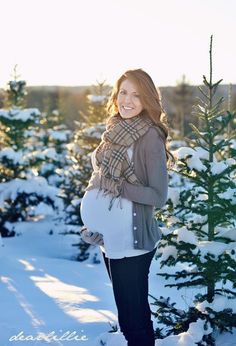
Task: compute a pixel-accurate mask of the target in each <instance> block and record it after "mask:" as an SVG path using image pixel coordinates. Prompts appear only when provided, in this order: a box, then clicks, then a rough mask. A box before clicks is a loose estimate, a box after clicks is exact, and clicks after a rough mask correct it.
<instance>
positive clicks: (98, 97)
mask: <svg viewBox="0 0 236 346" xmlns="http://www.w3.org/2000/svg"><path fill="white" fill-rule="evenodd" d="M87 98H88V100H89V101H90V102H93V103H102V102H104V101H106V100H107V96H104V95H88V96H87Z"/></svg>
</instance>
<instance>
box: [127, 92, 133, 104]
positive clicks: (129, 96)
mask: <svg viewBox="0 0 236 346" xmlns="http://www.w3.org/2000/svg"><path fill="white" fill-rule="evenodd" d="M131 101H132V98H131V95H129V94H126V95H125V102H126V103H131Z"/></svg>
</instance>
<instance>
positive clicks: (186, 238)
mask: <svg viewBox="0 0 236 346" xmlns="http://www.w3.org/2000/svg"><path fill="white" fill-rule="evenodd" d="M174 234H177V242H178V243H180V242H181V241H182V242H184V243H189V244H193V245H196V244H197V237H196V236H195V234H194V233H193V232H192V231H189V230H188V229H187V228H186V227H181V228H179V229H176V230H175V231H174Z"/></svg>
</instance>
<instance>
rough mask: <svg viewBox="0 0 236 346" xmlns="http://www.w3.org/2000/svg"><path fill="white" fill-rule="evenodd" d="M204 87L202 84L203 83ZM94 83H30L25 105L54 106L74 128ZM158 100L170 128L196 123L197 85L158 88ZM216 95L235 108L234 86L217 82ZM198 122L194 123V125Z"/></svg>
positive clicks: (44, 108) (0, 95) (43, 108)
mask: <svg viewBox="0 0 236 346" xmlns="http://www.w3.org/2000/svg"><path fill="white" fill-rule="evenodd" d="M203 88H204V86H203ZM95 89H96V88H95V86H77V87H64V86H31V87H27V96H26V99H25V107H30V108H31V107H32V108H38V109H39V110H40V111H41V112H45V113H50V112H52V111H53V110H55V109H57V110H58V111H59V112H60V114H61V115H62V116H63V119H64V121H65V123H66V124H67V125H68V126H69V127H70V128H71V129H74V128H75V123H74V122H75V120H76V121H79V120H81V118H82V117H81V115H82V114H86V111H87V107H88V98H87V96H88V95H91V94H95V92H94V90H95ZM110 90H111V87H110V86H107V87H106V88H105V93H106V94H107V95H109V92H110ZM160 91H161V94H162V103H163V106H164V109H165V110H166V113H167V114H168V120H169V124H170V127H171V128H172V129H173V130H177V131H179V132H180V135H181V136H183V135H186V134H187V133H189V131H190V127H189V125H188V124H189V123H190V122H192V123H195V124H197V123H196V122H197V120H196V119H195V117H194V116H193V115H192V113H191V112H192V108H193V105H194V104H196V103H197V97H198V96H200V93H199V90H198V87H197V86H191V85H189V84H187V83H180V84H179V85H177V86H175V87H169V86H167V87H160ZM217 96H223V97H224V98H225V109H226V110H231V111H232V110H235V109H236V85H220V86H219V87H218V90H217ZM5 101H6V100H5V98H4V91H3V90H0V108H3V107H4V105H5ZM197 125H198V124H197Z"/></svg>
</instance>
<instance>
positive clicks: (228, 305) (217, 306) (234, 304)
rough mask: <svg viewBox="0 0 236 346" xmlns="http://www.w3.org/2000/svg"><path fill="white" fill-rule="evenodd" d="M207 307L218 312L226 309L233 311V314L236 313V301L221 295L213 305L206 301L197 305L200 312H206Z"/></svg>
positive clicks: (215, 299)
mask: <svg viewBox="0 0 236 346" xmlns="http://www.w3.org/2000/svg"><path fill="white" fill-rule="evenodd" d="M207 307H209V308H211V309H212V310H214V311H218V312H220V311H223V310H224V309H232V311H233V313H236V299H227V297H224V296H220V295H219V296H215V298H214V300H213V302H212V303H208V302H207V301H204V302H202V303H198V304H197V305H196V308H197V309H198V310H199V311H204V310H206V308H207Z"/></svg>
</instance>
